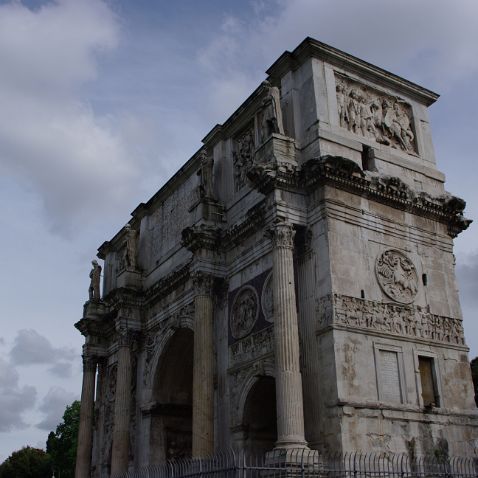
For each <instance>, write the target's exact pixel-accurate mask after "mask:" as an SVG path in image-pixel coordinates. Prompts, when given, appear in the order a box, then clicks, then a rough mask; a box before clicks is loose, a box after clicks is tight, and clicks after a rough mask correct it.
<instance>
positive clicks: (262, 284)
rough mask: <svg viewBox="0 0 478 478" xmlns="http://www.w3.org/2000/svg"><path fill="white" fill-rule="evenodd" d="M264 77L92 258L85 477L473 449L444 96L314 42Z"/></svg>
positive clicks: (85, 327) (84, 325) (459, 218)
mask: <svg viewBox="0 0 478 478" xmlns="http://www.w3.org/2000/svg"><path fill="white" fill-rule="evenodd" d="M268 74H269V81H268V82H265V83H263V84H262V85H260V86H259V87H258V88H257V89H256V91H254V92H253V93H252V95H251V96H250V97H249V98H248V99H247V100H246V101H245V102H244V104H243V105H241V106H240V107H239V109H238V110H237V111H236V112H235V113H234V114H233V115H232V116H231V117H230V118H229V119H228V120H227V121H226V122H225V123H224V124H223V125H220V126H216V127H215V128H214V129H213V130H212V131H211V132H210V133H209V134H208V136H206V138H205V139H204V147H203V148H202V149H201V150H200V151H198V153H196V154H195V155H194V156H193V157H192V158H191V159H190V160H189V161H188V162H187V163H186V164H185V165H184V166H183V168H181V170H180V171H178V173H177V174H176V175H175V176H173V178H172V179H171V180H170V181H169V182H168V183H167V184H166V185H165V186H164V187H163V188H162V189H160V190H159V191H158V192H157V193H156V194H155V195H154V196H153V197H152V198H151V199H150V200H149V201H148V202H147V203H144V204H143V203H142V204H140V205H139V206H138V207H137V208H136V210H135V211H133V213H132V216H133V217H132V219H131V220H130V222H129V224H128V226H125V227H124V228H122V229H121V231H119V232H118V233H117V234H116V235H115V236H114V237H113V238H112V239H111V241H108V242H106V243H104V244H103V245H102V246H101V247H100V249H99V256H100V257H101V258H103V259H104V261H105V263H104V269H103V270H104V284H103V299H102V300H97V298H94V299H95V300H91V301H89V302H88V303H87V304H86V305H85V311H84V316H83V319H82V320H81V321H80V322H79V323H78V324H77V327H78V328H79V329H80V331H81V332H82V333H83V334H84V335H85V337H86V344H85V349H84V353H85V356H88V357H93V363H94V361H95V360H96V361H97V363H98V364H100V363H101V366H100V365H98V374H99V377H100V376H101V380H100V379H99V381H98V391H97V393H96V396H97V398H96V410H97V414H98V421H97V423H96V428H95V430H94V431H93V444H94V445H93V448H94V450H93V453H92V457H93V458H92V464H93V466H94V476H98V477H103V476H105V477H106V476H109V473H110V469H111V468H113V470H116V471H118V472H121V471H124V470H125V469H126V468H128V467H130V468H132V467H140V466H146V465H148V464H153V463H159V462H160V461H161V460H164V459H165V458H170V457H180V456H184V455H187V454H191V453H192V454H193V455H194V456H202V455H205V454H208V453H212V452H213V451H214V450H215V449H219V448H223V447H227V446H234V447H236V448H246V449H260V450H263V449H267V448H271V447H273V446H274V444H275V443H276V444H277V443H278V444H279V445H280V446H287V447H303V446H310V447H312V448H317V449H320V450H328V451H333V452H336V451H352V450H361V451H378V450H384V451H387V450H390V451H395V452H404V453H409V454H417V453H445V452H449V453H454V454H470V453H471V450H472V448H473V447H474V446H476V440H477V438H478V436H477V416H478V415H477V410H476V407H475V406H474V403H473V387H472V382H471V376H470V371H469V366H468V362H467V347H466V344H465V340H464V332H463V327H462V321H461V310H460V305H459V299H458V293H457V286H456V282H455V271H454V257H453V237H455V236H456V235H457V234H458V233H460V232H461V231H462V230H464V229H466V227H467V226H468V224H469V221H468V220H466V219H465V218H464V216H463V210H464V207H465V204H464V201H462V200H460V199H459V198H454V197H452V196H451V195H449V194H447V193H445V190H444V176H443V174H442V173H440V172H439V171H438V170H437V169H436V166H435V157H434V151H433V145H432V139H431V132H430V127H429V121H428V113H427V107H428V106H429V105H430V104H431V103H433V101H435V100H436V98H437V96H436V95H435V94H434V93H432V92H430V91H428V90H425V89H423V88H421V87H419V86H417V85H413V84H412V83H409V82H407V81H406V80H404V79H402V78H399V77H396V76H394V75H392V74H390V73H387V72H384V71H383V70H380V69H379V68H377V67H373V66H372V65H369V64H367V63H365V62H361V61H360V60H358V59H356V58H353V57H350V56H348V55H346V54H344V53H343V52H339V51H338V50H334V49H332V48H331V47H327V46H326V45H323V44H319V43H318V42H315V41H313V40H310V39H309V40H306V41H305V42H304V43H303V44H302V45H301V46H300V47H298V49H297V50H296V51H295V53H293V54H290V55H285V56H283V57H281V59H279V60H278V62H276V64H274V65H273V66H272V67H271V69H270V70H269V71H268ZM165 367H166V369H167V368H168V367H170V368H171V370H168V371H167V372H165ZM426 367H429V369H426ZM427 370H429V373H428V372H427ZM427 373H428V375H427ZM185 377H186V378H185ZM90 378H91V377H90ZM426 380H428V382H426ZM90 382H91V380H90ZM129 382H131V383H129ZM189 382H190V383H189ZM88 383H89V382H88ZM430 384H431V385H433V387H432V388H430V389H426V390H423V388H424V387H425V388H426V387H431V385H430ZM90 388H91V387H90ZM166 389H167V390H166ZM165 391H167V393H165ZM90 392H91V391H90ZM90 392H88V397H90V399H91V393H90ZM427 394H428V395H427ZM431 395H433V397H431ZM251 397H252V398H251ZM261 397H266V398H261ZM430 397H431V398H430ZM122 411H123V413H122ZM126 415H128V416H126ZM83 419H84V423H86V425H84V427H83V431H84V432H85V433H84V437H86V438H85V440H86V441H85V440H83V443H88V439H89V436H90V435H89V434H88V433H86V432H88V431H89V428H91V426H90V425H88V423H89V421H88V420H89V419H88V417H87V416H86V415H85V417H83ZM271 420H272V421H273V422H274V423H271ZM83 448H85V447H83ZM82 453H83V454H82V456H83V457H84V459H83V460H82V463H81V466H82V467H83V468H82V469H87V468H88V466H87V465H88V464H87V463H86V462H87V461H88V453H86V452H85V450H83V452H82ZM113 465H114V466H113Z"/></svg>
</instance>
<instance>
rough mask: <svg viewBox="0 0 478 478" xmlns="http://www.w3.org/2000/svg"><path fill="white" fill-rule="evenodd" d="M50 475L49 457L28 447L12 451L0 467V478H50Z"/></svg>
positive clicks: (38, 450)
mask: <svg viewBox="0 0 478 478" xmlns="http://www.w3.org/2000/svg"><path fill="white" fill-rule="evenodd" d="M51 475H52V468H51V458H50V456H49V455H48V454H47V453H45V452H44V451H43V450H40V449H38V448H32V447H30V446H26V447H24V448H22V449H21V450H18V451H14V452H13V453H12V454H11V455H10V456H9V457H8V458H7V459H6V460H5V461H4V462H3V463H2V464H1V465H0V478H51Z"/></svg>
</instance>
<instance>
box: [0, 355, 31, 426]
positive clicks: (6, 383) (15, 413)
mask: <svg viewBox="0 0 478 478" xmlns="http://www.w3.org/2000/svg"><path fill="white" fill-rule="evenodd" d="M18 378H19V377H18V372H17V371H16V369H15V367H14V366H12V365H11V364H10V363H8V362H7V361H6V360H4V359H2V358H0V432H7V431H11V430H13V429H18V428H24V427H26V426H27V425H26V423H25V422H24V420H23V416H22V415H23V413H24V412H25V411H26V410H28V409H29V408H31V407H33V405H34V404H35V399H36V389H35V387H32V386H29V385H25V386H23V387H20V386H19V384H18Z"/></svg>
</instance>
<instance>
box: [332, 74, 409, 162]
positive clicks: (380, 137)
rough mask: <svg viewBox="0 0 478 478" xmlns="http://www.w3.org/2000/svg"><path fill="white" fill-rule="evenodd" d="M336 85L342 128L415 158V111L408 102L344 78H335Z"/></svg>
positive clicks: (340, 76) (338, 76)
mask: <svg viewBox="0 0 478 478" xmlns="http://www.w3.org/2000/svg"><path fill="white" fill-rule="evenodd" d="M335 81H336V94H337V110H338V115H339V124H340V126H341V127H342V128H346V129H348V130H349V131H351V132H352V133H355V134H359V135H361V136H365V137H366V138H370V139H373V140H375V141H377V143H381V144H385V145H388V146H391V147H392V148H396V149H401V150H402V151H406V152H407V153H414V154H416V152H417V147H416V140H415V134H414V132H413V117H412V108H411V106H410V105H409V104H408V103H407V102H405V101H404V100H403V99H400V98H398V97H396V96H391V95H387V94H385V93H383V92H380V91H378V90H375V89H374V88H370V87H369V86H366V85H363V84H361V83H359V82H357V81H354V80H352V79H351V78H348V77H346V76H343V75H339V74H336V75H335Z"/></svg>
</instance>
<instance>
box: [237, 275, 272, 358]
mask: <svg viewBox="0 0 478 478" xmlns="http://www.w3.org/2000/svg"><path fill="white" fill-rule="evenodd" d="M271 277H272V273H271V272H270V270H268V271H265V272H263V273H262V274H259V275H258V276H256V277H255V278H254V279H252V280H251V281H249V282H247V283H246V284H244V285H243V286H242V287H239V288H238V289H236V290H235V291H232V292H230V293H229V298H228V302H229V311H230V312H229V315H230V316H229V345H230V347H229V362H230V366H233V365H235V364H238V363H242V362H247V361H250V360H254V359H256V358H258V357H262V356H264V355H267V354H270V353H272V352H273V336H272V334H273V329H272V326H271V322H273V317H272V314H273V311H272V307H273V305H272V280H271Z"/></svg>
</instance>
